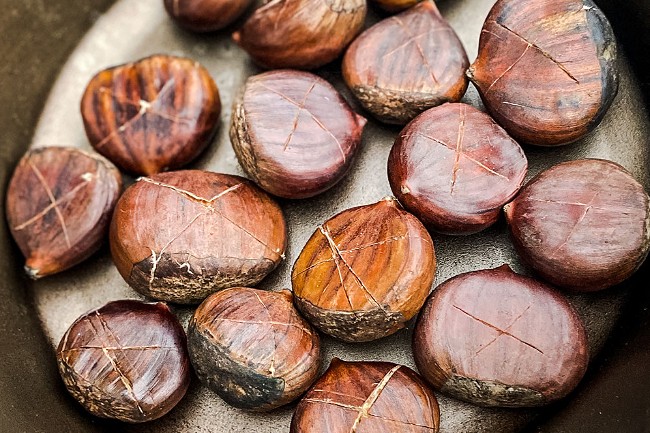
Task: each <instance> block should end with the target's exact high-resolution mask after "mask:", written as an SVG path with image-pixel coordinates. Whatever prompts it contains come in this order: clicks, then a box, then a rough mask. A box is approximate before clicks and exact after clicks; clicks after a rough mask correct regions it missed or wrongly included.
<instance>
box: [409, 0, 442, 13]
mask: <svg viewBox="0 0 650 433" xmlns="http://www.w3.org/2000/svg"><path fill="white" fill-rule="evenodd" d="M414 7H419V8H422V9H426V10H428V11H429V12H432V13H435V14H436V15H438V16H440V10H439V9H438V6H436V4H435V3H434V2H433V1H432V0H425V1H423V2H420V3H418V4H417V5H415V6H414Z"/></svg>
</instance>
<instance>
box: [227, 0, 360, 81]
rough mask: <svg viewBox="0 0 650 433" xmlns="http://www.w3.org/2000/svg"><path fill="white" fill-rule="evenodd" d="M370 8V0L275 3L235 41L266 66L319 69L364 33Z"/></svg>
mask: <svg viewBox="0 0 650 433" xmlns="http://www.w3.org/2000/svg"><path fill="white" fill-rule="evenodd" d="M366 9H367V5H366V0H321V1H314V0H272V1H268V2H266V4H264V5H263V6H261V7H260V8H258V9H256V10H255V12H253V15H251V16H250V17H249V18H248V20H246V22H245V23H244V25H243V26H242V28H241V29H240V30H239V31H237V32H235V33H233V35H232V38H233V40H234V41H235V42H236V43H237V44H238V45H240V46H241V47H242V48H243V49H244V50H246V52H248V54H249V55H250V56H251V57H252V58H253V60H254V61H255V63H257V64H259V65H260V66H262V67H265V68H269V69H279V68H297V69H315V68H318V67H319V66H323V65H324V64H326V63H329V62H331V61H332V60H334V59H336V58H337V57H338V56H339V54H341V52H343V50H344V49H345V47H346V46H347V45H348V44H349V43H350V42H351V41H352V39H354V38H355V36H356V35H357V34H358V33H359V32H360V31H361V29H362V27H363V23H364V20H365V18H366Z"/></svg>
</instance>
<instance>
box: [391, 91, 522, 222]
mask: <svg viewBox="0 0 650 433" xmlns="http://www.w3.org/2000/svg"><path fill="white" fill-rule="evenodd" d="M527 169H528V161H527V159H526V156H525V155H524V152H523V150H522V149H521V147H520V146H519V145H518V144H517V142H515V141H514V140H513V139H512V138H510V136H509V135H508V134H507V133H506V132H505V131H504V130H503V129H502V128H501V127H500V126H499V125H497V124H496V123H494V121H493V120H492V118H490V116H488V115H487V114H485V113H483V112H482V111H479V110H477V109H476V108H474V107H472V106H470V105H467V104H462V103H456V104H444V105H441V106H439V107H436V108H432V109H430V110H427V111H425V112H424V113H422V114H420V115H419V116H418V117H416V118H415V119H414V120H413V121H412V122H411V123H409V124H408V126H406V128H404V130H402V132H401V133H400V134H399V136H398V137H397V139H396V140H395V144H394V145H393V148H392V149H391V152H390V156H389V158H388V179H389V181H390V187H391V189H392V190H393V194H395V196H396V197H397V198H398V199H399V201H400V203H402V204H403V205H404V207H405V208H406V209H407V210H409V211H410V212H412V213H413V214H414V215H415V216H417V217H418V218H419V219H420V221H422V222H424V223H425V224H426V225H427V226H429V227H430V228H432V229H433V230H436V231H438V232H442V233H449V234H471V233H476V232H478V231H481V230H483V229H485V228H487V227H489V226H490V225H492V224H494V223H495V222H496V221H497V219H498V218H499V215H500V213H501V207H502V206H503V205H504V204H506V203H507V202H509V201H510V200H511V199H512V197H514V195H515V194H516V193H517V191H518V190H519V188H520V187H521V185H522V183H523V182H524V177H525V176H526V171H527Z"/></svg>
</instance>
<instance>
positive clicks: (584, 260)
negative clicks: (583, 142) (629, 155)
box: [505, 159, 650, 292]
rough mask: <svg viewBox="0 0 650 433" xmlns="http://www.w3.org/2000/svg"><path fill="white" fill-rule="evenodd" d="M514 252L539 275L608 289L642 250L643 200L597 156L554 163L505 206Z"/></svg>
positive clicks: (648, 208) (649, 218)
mask: <svg viewBox="0 0 650 433" xmlns="http://www.w3.org/2000/svg"><path fill="white" fill-rule="evenodd" d="M505 213H506V219H507V221H508V224H509V226H510V233H511V235H512V240H513V242H514V244H515V247H516V249H517V251H518V252H519V255H520V256H521V258H522V259H523V260H524V262H525V263H527V264H528V265H529V266H530V267H531V268H533V269H534V270H535V271H536V272H537V273H538V274H539V275H541V276H542V277H543V278H544V279H545V280H547V281H549V282H551V283H553V284H555V285H557V286H560V287H565V288H567V289H571V290H577V291H587V292H588V291H594V290H601V289H605V288H607V287H611V286H613V285H615V284H618V283H620V282H622V281H623V280H625V279H627V278H628V277H629V276H630V275H632V274H633V273H634V272H635V271H636V270H637V269H638V268H639V267H640V266H641V264H642V263H643V261H644V260H645V258H646V256H647V255H648V250H649V249H650V197H648V194H647V193H646V192H645V190H644V189H643V186H642V185H641V184H640V183H639V182H637V181H636V180H635V179H634V178H633V177H632V175H631V174H630V173H629V172H628V171H626V170H625V169H624V168H623V167H621V166H620V165H618V164H616V163H614V162H611V161H604V160H600V159H584V160H577V161H569V162H565V163H562V164H558V165H556V166H554V167H551V168H550V169H548V170H546V171H544V172H542V173H541V174H539V175H538V176H537V177H535V178H534V179H533V180H531V181H530V182H529V183H528V184H527V185H526V186H525V187H524V188H522V190H521V192H520V193H519V195H518V196H517V197H516V198H515V199H514V200H513V201H512V202H511V203H509V204H508V205H506V206H505Z"/></svg>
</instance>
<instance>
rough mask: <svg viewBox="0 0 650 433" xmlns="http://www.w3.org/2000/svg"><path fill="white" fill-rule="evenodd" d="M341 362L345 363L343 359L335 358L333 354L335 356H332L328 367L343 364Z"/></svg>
mask: <svg viewBox="0 0 650 433" xmlns="http://www.w3.org/2000/svg"><path fill="white" fill-rule="evenodd" d="M343 363H345V361H343V360H342V359H341V358H337V357H336V356H335V357H334V358H332V360H331V361H330V366H329V368H332V367H336V366H337V365H341V364H343Z"/></svg>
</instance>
